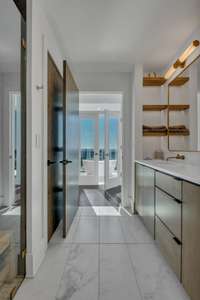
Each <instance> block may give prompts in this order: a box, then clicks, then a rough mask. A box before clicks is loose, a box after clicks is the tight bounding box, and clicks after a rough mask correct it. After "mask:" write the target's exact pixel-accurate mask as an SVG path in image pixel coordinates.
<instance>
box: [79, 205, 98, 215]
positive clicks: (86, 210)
mask: <svg viewBox="0 0 200 300" xmlns="http://www.w3.org/2000/svg"><path fill="white" fill-rule="evenodd" d="M79 215H80V217H97V216H98V215H99V206H82V207H80V208H79Z"/></svg>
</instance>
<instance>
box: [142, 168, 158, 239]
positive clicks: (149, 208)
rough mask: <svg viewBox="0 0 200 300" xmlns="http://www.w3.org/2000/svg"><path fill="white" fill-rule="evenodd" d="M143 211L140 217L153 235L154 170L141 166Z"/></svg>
mask: <svg viewBox="0 0 200 300" xmlns="http://www.w3.org/2000/svg"><path fill="white" fill-rule="evenodd" d="M142 190H143V201H142V205H143V211H142V218H143V222H144V224H145V225H146V227H147V229H148V230H149V232H150V233H151V235H152V236H153V237H154V223H155V193H154V170H152V169H150V168H147V167H143V189H142Z"/></svg>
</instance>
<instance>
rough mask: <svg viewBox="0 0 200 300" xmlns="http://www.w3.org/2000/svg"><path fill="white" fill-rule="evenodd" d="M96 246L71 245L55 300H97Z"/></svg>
mask: <svg viewBox="0 0 200 300" xmlns="http://www.w3.org/2000/svg"><path fill="white" fill-rule="evenodd" d="M98 260H99V252H98V245H85V244H76V245H75V244H74V245H71V249H70V254H69V255H68V259H67V264H66V266H65V270H64V273H63V276H62V279H61V282H60V286H59V288H58V292H57V296H56V300H84V299H85V300H98Z"/></svg>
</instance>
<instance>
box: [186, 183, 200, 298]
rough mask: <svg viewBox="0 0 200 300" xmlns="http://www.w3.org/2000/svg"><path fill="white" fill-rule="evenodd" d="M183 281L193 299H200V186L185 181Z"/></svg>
mask: <svg viewBox="0 0 200 300" xmlns="http://www.w3.org/2000/svg"><path fill="white" fill-rule="evenodd" d="M182 251H183V253H182V282H183V286H184V287H185V289H186V291H187V293H188V294H189V296H190V297H191V299H192V300H199V299H200V187H199V186H196V185H193V184H190V183H188V182H184V183H183V250H182Z"/></svg>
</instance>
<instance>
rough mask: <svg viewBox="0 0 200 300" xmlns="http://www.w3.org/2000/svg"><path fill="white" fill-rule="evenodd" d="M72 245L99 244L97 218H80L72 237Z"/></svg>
mask: <svg viewBox="0 0 200 300" xmlns="http://www.w3.org/2000/svg"><path fill="white" fill-rule="evenodd" d="M73 242H74V243H98V242H99V218H96V217H82V218H80V220H79V223H78V225H77V228H76V231H75V233H74V236H73Z"/></svg>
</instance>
